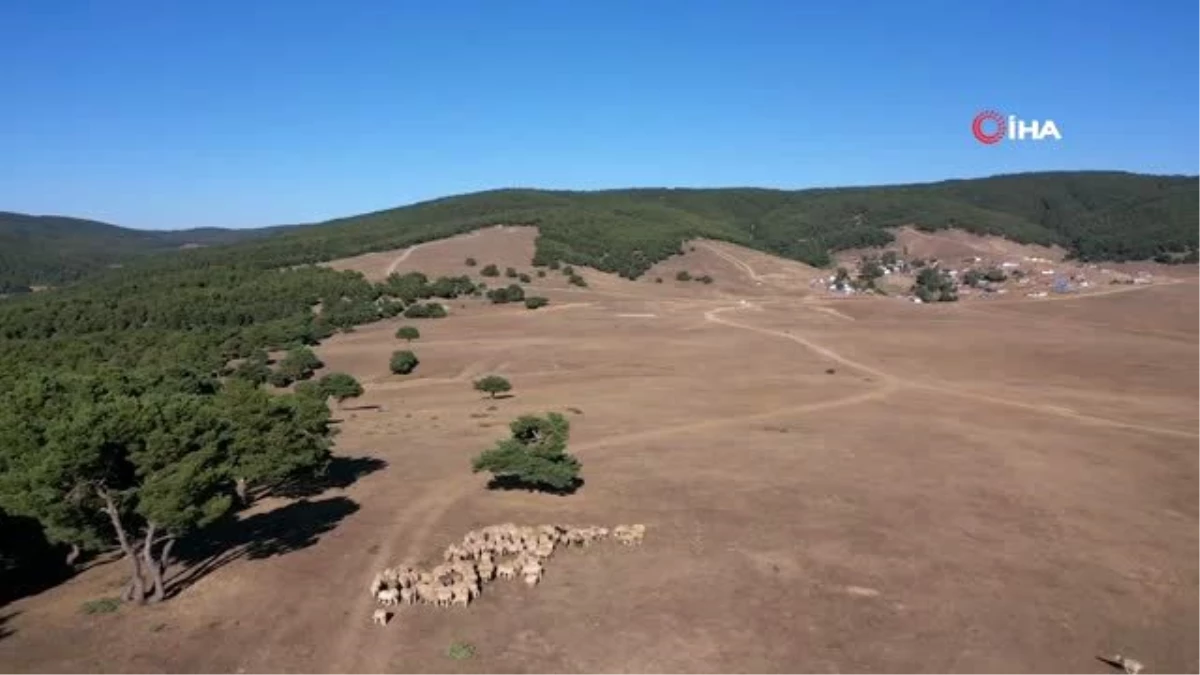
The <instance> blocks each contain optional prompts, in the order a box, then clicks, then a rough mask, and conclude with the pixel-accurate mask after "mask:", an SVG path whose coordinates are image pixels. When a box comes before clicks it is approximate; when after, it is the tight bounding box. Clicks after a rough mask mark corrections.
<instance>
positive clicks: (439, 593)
mask: <svg viewBox="0 0 1200 675" xmlns="http://www.w3.org/2000/svg"><path fill="white" fill-rule="evenodd" d="M433 592H434V598H435V602H436V603H437V606H438V607H449V606H450V603H451V602H453V601H454V591H452V590H450V587H449V586H439V587H437V588H435V589H434V591H433Z"/></svg>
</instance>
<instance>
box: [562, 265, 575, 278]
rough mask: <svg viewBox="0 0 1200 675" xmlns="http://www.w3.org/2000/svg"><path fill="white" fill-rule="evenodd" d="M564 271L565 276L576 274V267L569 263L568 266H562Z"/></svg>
mask: <svg viewBox="0 0 1200 675" xmlns="http://www.w3.org/2000/svg"><path fill="white" fill-rule="evenodd" d="M562 273H563V276H564V277H570V276H574V275H575V268H574V267H571V266H570V265H567V266H566V267H564V268H562Z"/></svg>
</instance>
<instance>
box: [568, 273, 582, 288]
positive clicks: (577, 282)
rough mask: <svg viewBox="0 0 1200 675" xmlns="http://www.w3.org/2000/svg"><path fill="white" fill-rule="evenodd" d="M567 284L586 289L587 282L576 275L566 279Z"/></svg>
mask: <svg viewBox="0 0 1200 675" xmlns="http://www.w3.org/2000/svg"><path fill="white" fill-rule="evenodd" d="M567 282H568V283H570V284H572V285H574V286H580V287H582V288H587V281H585V280H584V278H583V277H581V276H579V275H578V274H572V275H571V276H570V277H567Z"/></svg>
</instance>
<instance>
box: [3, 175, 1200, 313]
mask: <svg viewBox="0 0 1200 675" xmlns="http://www.w3.org/2000/svg"><path fill="white" fill-rule="evenodd" d="M1198 187H1200V182H1198V180H1197V177H1195V176H1152V175H1140V174H1131V173H1121V172H1099V171H1094V172H1087V171H1084V172H1048V173H1026V174H1012V175H1005V176H994V177H990V178H980V179H970V180H951V181H943V182H940V183H926V184H916V185H896V186H881V187H862V188H829V189H811V190H795V191H787V190H766V189H754V188H730V189H627V190H606V191H596V192H572V191H548V190H528V189H508V190H493V191H488V192H479V193H474V194H467V195H460V196H455V197H447V198H444V199H435V200H431V201H426V202H421V203H418V204H413V205H410V206H404V207H400V208H396V209H389V210H386V211H378V212H375V213H368V214H363V215H358V216H352V217H349V218H342V219H337V220H331V221H327V222H323V223H315V224H306V225H293V226H278V227H272V228H264V229H258V230H236V231H231V230H220V229H209V230H188V231H182V232H148V231H139V230H129V229H124V228H118V227H115V226H112V225H107V224H103V223H95V222H93V221H79V220H74V219H65V218H34V217H31V216H20V215H19V214H0V289H7V290H8V292H13V291H16V290H20V289H22V288H25V287H28V286H31V285H37V284H58V283H62V282H66V281H71V280H74V279H78V278H80V277H81V276H84V275H85V274H88V273H92V272H95V271H97V270H103V269H105V268H106V267H107V266H109V265H113V264H124V263H128V262H130V261H136V260H137V259H138V258H139V257H141V256H142V255H144V254H147V253H154V252H157V253H156V255H155V257H163V258H168V259H171V261H170V262H167V263H164V264H166V265H167V266H177V265H182V266H189V265H193V266H196V265H198V266H205V265H212V264H234V263H239V264H250V265H254V266H267V267H282V266H285V265H299V264H305V263H312V262H318V261H322V260H330V259H334V258H340V257H343V256H349V255H357V254H359V253H366V252H370V251H378V250H386V249H390V248H396V247H400V246H406V245H409V244H413V243H419V242H422V241H429V240H433V239H438V238H442V237H445V236H449V235H452V234H458V233H462V232H467V231H470V230H472V229H476V228H479V227H483V226H486V225H493V224H497V223H506V224H536V225H538V226H539V228H540V230H541V237H540V238H539V240H538V245H537V256H538V260H537V262H539V263H546V262H550V261H553V260H561V261H563V262H569V263H573V264H579V265H588V266H591V267H595V268H596V269H600V270H603V271H607V272H615V273H619V274H621V275H623V276H626V277H637V276H639V275H640V274H642V273H643V272H645V270H646V269H647V268H649V267H650V265H652V264H654V263H655V262H657V261H659V260H662V259H664V258H666V257H668V256H670V255H672V254H674V253H675V252H677V251H678V250H679V246H680V244H681V243H682V242H683V241H684V240H686V239H688V238H691V237H697V236H705V237H712V238H716V239H724V240H728V241H733V242H736V243H740V244H744V245H746V246H751V247H754V248H758V249H762V250H765V251H770V252H772V253H776V254H779V255H783V256H786V257H790V258H794V259H797V260H802V261H804V262H807V263H811V264H814V265H825V264H827V263H828V261H829V253H830V252H831V251H837V250H841V249H846V248H855V247H859V246H863V245H871V244H875V245H882V244H886V243H887V242H889V241H890V240H891V235H890V234H889V233H888V232H887V229H886V228H890V227H894V226H898V225H908V224H911V225H917V226H920V227H923V228H927V229H931V230H936V229H941V228H947V227H957V228H962V229H965V230H968V231H972V232H978V233H983V234H995V235H1000V236H1004V237H1008V238H1010V239H1013V240H1016V241H1020V242H1028V243H1039V244H1052V243H1053V244H1060V245H1062V246H1064V247H1066V248H1068V249H1069V250H1071V251H1072V252H1073V253H1074V254H1075V255H1077V256H1078V257H1081V258H1085V259H1089V260H1137V259H1150V258H1153V257H1154V256H1156V255H1160V256H1162V255H1166V254H1179V255H1184V254H1187V253H1188V252H1190V251H1195V250H1196V249H1197V247H1198V246H1200V242H1198V240H1197V227H1196V214H1197V210H1198V208H1200V202H1198V199H1197V195H1198V189H1197V188H1198ZM185 244H200V245H204V246H203V248H199V249H195V248H193V249H190V250H185V251H178V249H179V247H180V246H183V245H185ZM165 249H170V250H172V251H176V252H175V253H168V252H166V250H165ZM176 257H179V258H182V260H174V258H176ZM0 292H4V291H3V290H0Z"/></svg>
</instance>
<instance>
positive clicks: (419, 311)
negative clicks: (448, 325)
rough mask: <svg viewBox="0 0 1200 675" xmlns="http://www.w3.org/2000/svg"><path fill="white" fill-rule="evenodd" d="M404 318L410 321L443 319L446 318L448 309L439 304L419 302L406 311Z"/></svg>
mask: <svg viewBox="0 0 1200 675" xmlns="http://www.w3.org/2000/svg"><path fill="white" fill-rule="evenodd" d="M404 316H405V318H408V319H442V318H445V316H446V308H445V306H443V305H442V304H440V303H437V302H427V303H425V304H421V303H419V302H418V303H415V304H412V305H410V306H409V307H408V309H406V310H404Z"/></svg>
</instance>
